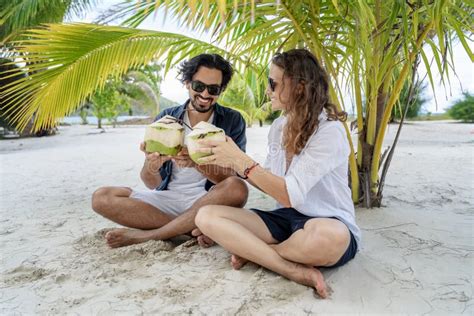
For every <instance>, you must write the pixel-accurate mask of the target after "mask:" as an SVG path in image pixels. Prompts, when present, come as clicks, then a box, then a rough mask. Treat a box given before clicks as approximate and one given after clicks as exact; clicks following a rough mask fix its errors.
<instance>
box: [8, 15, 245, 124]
mask: <svg viewBox="0 0 474 316" xmlns="http://www.w3.org/2000/svg"><path fill="white" fill-rule="evenodd" d="M27 35H28V37H29V38H30V39H29V40H25V41H23V42H22V44H23V46H22V47H18V48H17V52H18V54H19V55H22V56H23V58H24V62H25V63H26V66H24V70H25V71H26V72H27V73H29V76H28V77H26V78H24V79H20V80H17V81H14V82H12V83H10V84H9V85H8V86H6V87H4V88H5V90H4V91H3V92H2V98H3V100H5V103H6V104H8V105H9V107H8V108H9V110H8V111H7V112H6V113H5V115H8V116H9V117H10V118H11V119H12V120H13V121H14V122H17V123H18V127H19V128H20V129H22V128H24V127H25V126H26V124H27V122H28V120H29V119H30V118H31V117H32V116H33V115H35V118H36V120H35V125H34V129H35V130H38V129H41V128H45V127H50V126H53V125H55V122H56V120H57V119H58V118H61V117H63V116H66V115H68V114H70V113H71V112H73V111H74V110H75V109H76V108H77V107H78V106H79V105H80V104H82V103H83V102H84V101H86V99H87V98H88V97H89V96H90V95H91V93H92V92H93V91H95V90H96V89H98V88H99V89H100V88H102V87H103V85H104V83H105V82H106V80H107V77H108V76H109V75H112V76H113V77H118V76H121V75H122V74H124V73H125V72H126V71H127V70H128V69H130V68H134V67H137V66H138V65H144V64H147V63H148V62H150V61H151V60H155V59H160V58H161V59H163V60H164V61H165V63H166V64H167V65H168V68H169V67H172V66H173V65H175V64H176V63H178V62H180V61H181V60H182V58H183V56H184V55H182V54H180V53H179V52H182V51H183V49H185V50H186V56H189V55H194V54H198V53H202V52H215V53H219V54H221V55H223V56H224V57H227V58H228V59H229V60H231V61H233V62H234V64H236V65H237V67H243V66H242V65H244V64H245V66H246V67H248V66H250V67H252V65H250V64H249V63H248V62H247V61H243V60H242V59H241V58H240V57H239V56H235V55H230V54H229V53H228V52H226V51H224V50H222V49H220V48H218V47H216V46H213V45H211V44H208V43H205V42H202V41H199V40H196V39H193V38H188V37H186V36H183V35H177V34H173V33H165V32H156V31H144V30H137V29H129V28H123V27H111V26H98V25H93V24H64V25H48V26H47V27H45V28H40V29H33V30H30V31H29V32H28V33H27ZM7 75H8V74H7ZM12 105H13V106H12Z"/></svg>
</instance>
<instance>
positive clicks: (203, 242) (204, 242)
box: [191, 228, 215, 248]
mask: <svg viewBox="0 0 474 316" xmlns="http://www.w3.org/2000/svg"><path fill="white" fill-rule="evenodd" d="M191 235H193V236H194V237H196V239H197V242H198V244H199V246H201V247H203V248H209V247H211V246H213V245H214V244H215V242H214V240H212V239H211V238H209V237H207V236H206V235H204V234H203V233H202V232H201V230H199V228H195V229H193V231H192V232H191Z"/></svg>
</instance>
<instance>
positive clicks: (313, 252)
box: [302, 222, 350, 266]
mask: <svg viewBox="0 0 474 316" xmlns="http://www.w3.org/2000/svg"><path fill="white" fill-rule="evenodd" d="M339 223H340V222H339ZM339 223H338V224H336V225H317V226H316V227H314V226H313V227H311V228H310V229H308V230H309V231H308V234H307V237H306V238H305V240H304V241H303V245H302V248H303V249H306V251H307V254H308V256H310V257H311V259H312V260H313V261H315V263H317V264H315V265H319V266H330V265H333V264H335V263H336V262H337V261H338V260H339V259H340V258H341V256H342V255H343V254H344V252H345V251H346V249H347V247H348V244H349V242H350V233H349V230H348V229H347V227H346V226H345V225H344V224H343V223H340V225H339ZM306 229H307V228H305V230H306Z"/></svg>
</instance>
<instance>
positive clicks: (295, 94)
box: [272, 49, 347, 156]
mask: <svg viewBox="0 0 474 316" xmlns="http://www.w3.org/2000/svg"><path fill="white" fill-rule="evenodd" d="M272 63H273V64H274V65H276V66H278V67H280V68H282V69H283V78H289V79H290V81H291V86H290V87H289V88H290V98H289V102H288V104H287V106H286V109H285V115H286V117H287V124H286V126H285V129H284V133H283V146H284V148H285V150H286V153H287V155H289V156H293V155H298V154H299V153H301V151H302V150H303V148H304V147H305V145H306V143H307V142H308V140H309V138H310V137H311V135H312V134H313V133H314V131H315V130H317V129H318V127H319V115H320V114H321V112H322V111H323V109H325V110H326V114H327V116H328V119H329V120H339V121H345V120H346V118H347V113H346V112H339V111H338V110H337V108H336V106H335V105H333V104H331V103H330V100H329V78H328V75H327V74H326V71H325V70H324V69H323V68H322V67H321V65H320V63H319V62H318V60H317V59H316V57H315V56H314V55H313V54H312V53H311V52H309V51H308V50H306V49H292V50H289V51H287V52H284V53H278V54H276V55H275V56H274V57H273V59H272ZM283 84H284V83H283Z"/></svg>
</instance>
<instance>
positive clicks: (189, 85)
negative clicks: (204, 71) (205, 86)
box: [184, 80, 191, 89]
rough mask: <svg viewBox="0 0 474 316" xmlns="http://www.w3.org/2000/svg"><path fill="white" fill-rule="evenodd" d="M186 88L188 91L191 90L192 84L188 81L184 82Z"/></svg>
mask: <svg viewBox="0 0 474 316" xmlns="http://www.w3.org/2000/svg"><path fill="white" fill-rule="evenodd" d="M184 86H185V87H186V89H189V88H191V82H189V81H188V80H186V81H185V82H184Z"/></svg>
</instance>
